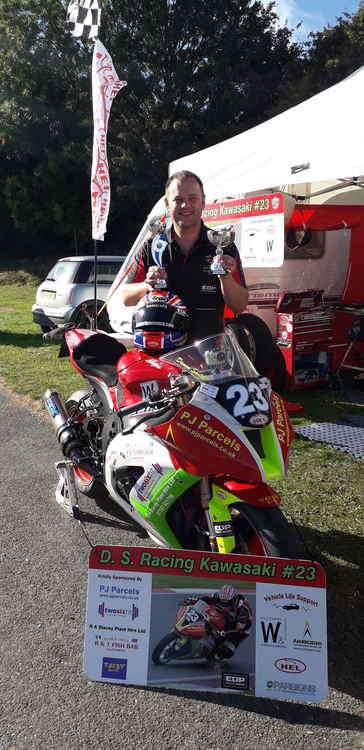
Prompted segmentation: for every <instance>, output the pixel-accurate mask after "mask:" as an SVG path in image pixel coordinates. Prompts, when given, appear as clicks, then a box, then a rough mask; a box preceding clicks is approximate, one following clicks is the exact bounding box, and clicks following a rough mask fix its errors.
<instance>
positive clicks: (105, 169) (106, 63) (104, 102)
mask: <svg viewBox="0 0 364 750" xmlns="http://www.w3.org/2000/svg"><path fill="white" fill-rule="evenodd" d="M126 85H127V84H126V81H120V80H119V78H118V76H117V73H116V71H115V68H114V65H113V62H112V59H111V56H110V55H109V53H108V51H107V50H106V49H105V47H104V46H103V44H101V42H100V41H99V40H97V41H96V42H95V47H94V53H93V60H92V102H93V116H94V141H93V152H92V172H91V209H92V238H93V239H94V240H103V239H104V234H105V232H106V224H107V218H108V215H109V208H110V176H109V164H108V159H107V128H108V123H109V115H110V110H111V105H112V102H113V99H114V98H115V96H116V95H117V93H118V92H119V91H120V89H122V88H123V87H124V86H126Z"/></svg>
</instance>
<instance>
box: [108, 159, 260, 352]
mask: <svg viewBox="0 0 364 750" xmlns="http://www.w3.org/2000/svg"><path fill="white" fill-rule="evenodd" d="M165 205H166V212H167V214H168V215H169V216H170V218H171V222H172V227H171V242H170V246H169V248H166V250H165V253H164V256H163V268H160V267H159V266H156V265H155V263H154V261H153V258H152V255H151V244H152V240H147V242H146V243H145V244H144V245H143V247H142V248H141V249H140V250H139V251H138V252H137V255H136V258H135V262H134V264H133V266H132V268H131V270H130V272H129V274H128V276H127V278H126V279H125V284H124V286H122V288H121V298H122V301H123V303H124V305H126V306H129V305H136V304H137V302H139V300H140V299H141V298H142V297H143V296H144V295H145V294H146V293H147V292H149V291H150V290H151V289H153V285H154V284H155V283H156V282H157V281H158V280H159V279H161V278H163V279H166V280H167V287H168V289H169V291H171V292H174V293H175V294H177V295H178V296H179V297H181V299H182V300H183V302H184V303H185V304H186V306H187V309H188V313H189V318H190V330H189V339H190V340H196V339H201V338H204V337H206V336H210V335H213V334H214V333H220V332H221V331H223V330H224V306H225V304H226V305H228V307H230V308H231V309H232V310H233V311H234V312H236V313H239V312H242V311H243V310H244V309H245V307H246V304H247V301H248V291H247V289H246V288H245V281H244V276H243V271H242V268H241V263H240V258H239V253H238V250H237V248H236V246H235V245H234V244H233V243H232V244H231V245H229V246H228V247H226V248H224V254H223V255H222V256H221V257H220V260H221V262H222V265H223V267H224V269H225V271H226V272H227V273H226V275H221V276H215V275H213V274H212V272H211V270H210V266H211V263H212V260H213V258H214V256H215V254H216V248H215V246H214V245H213V244H212V243H211V242H209V240H208V238H207V228H206V226H205V225H204V223H203V222H202V220H201V215H202V211H203V208H204V205H205V195H204V189H203V185H202V182H201V180H200V178H199V177H197V175H195V174H193V173H192V172H188V171H182V172H176V173H175V174H174V175H172V176H171V177H170V178H169V180H168V181H167V183H166V189H165Z"/></svg>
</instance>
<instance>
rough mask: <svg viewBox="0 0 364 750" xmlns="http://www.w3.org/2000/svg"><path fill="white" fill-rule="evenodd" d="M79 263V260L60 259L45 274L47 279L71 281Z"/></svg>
mask: <svg viewBox="0 0 364 750" xmlns="http://www.w3.org/2000/svg"><path fill="white" fill-rule="evenodd" d="M78 265H79V261H71V260H60V261H58V262H57V263H56V264H55V266H53V268H51V270H50V271H49V273H48V274H47V281H62V282H65V283H67V282H69V281H72V279H73V277H74V275H75V271H76V269H77V267H78Z"/></svg>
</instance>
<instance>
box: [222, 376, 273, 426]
mask: <svg viewBox="0 0 364 750" xmlns="http://www.w3.org/2000/svg"><path fill="white" fill-rule="evenodd" d="M266 383H267V380H266V378H254V379H251V380H244V381H243V380H240V379H236V380H229V381H228V382H227V383H224V384H223V385H221V386H220V388H219V393H218V396H217V399H216V400H217V401H218V403H219V404H221V406H223V407H224V409H226V411H228V412H229V414H231V415H232V416H233V417H234V418H235V419H236V420H237V421H238V422H240V424H242V425H243V426H244V427H255V428H256V427H265V425H267V424H269V422H270V421H271V411H270V404H269V392H268V388H267V387H266Z"/></svg>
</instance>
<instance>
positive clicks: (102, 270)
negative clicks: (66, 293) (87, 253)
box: [75, 261, 121, 284]
mask: <svg viewBox="0 0 364 750" xmlns="http://www.w3.org/2000/svg"><path fill="white" fill-rule="evenodd" d="M120 266H121V263H120V261H117V262H115V261H99V262H98V263H97V283H98V284H111V283H112V282H113V281H114V279H115V276H116V274H117V272H118V270H119V268H120ZM94 280H95V266H94V262H93V261H87V262H85V263H82V267H80V268H79V272H78V274H77V278H76V279H75V281H76V282H77V283H79V284H93V283H94Z"/></svg>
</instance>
